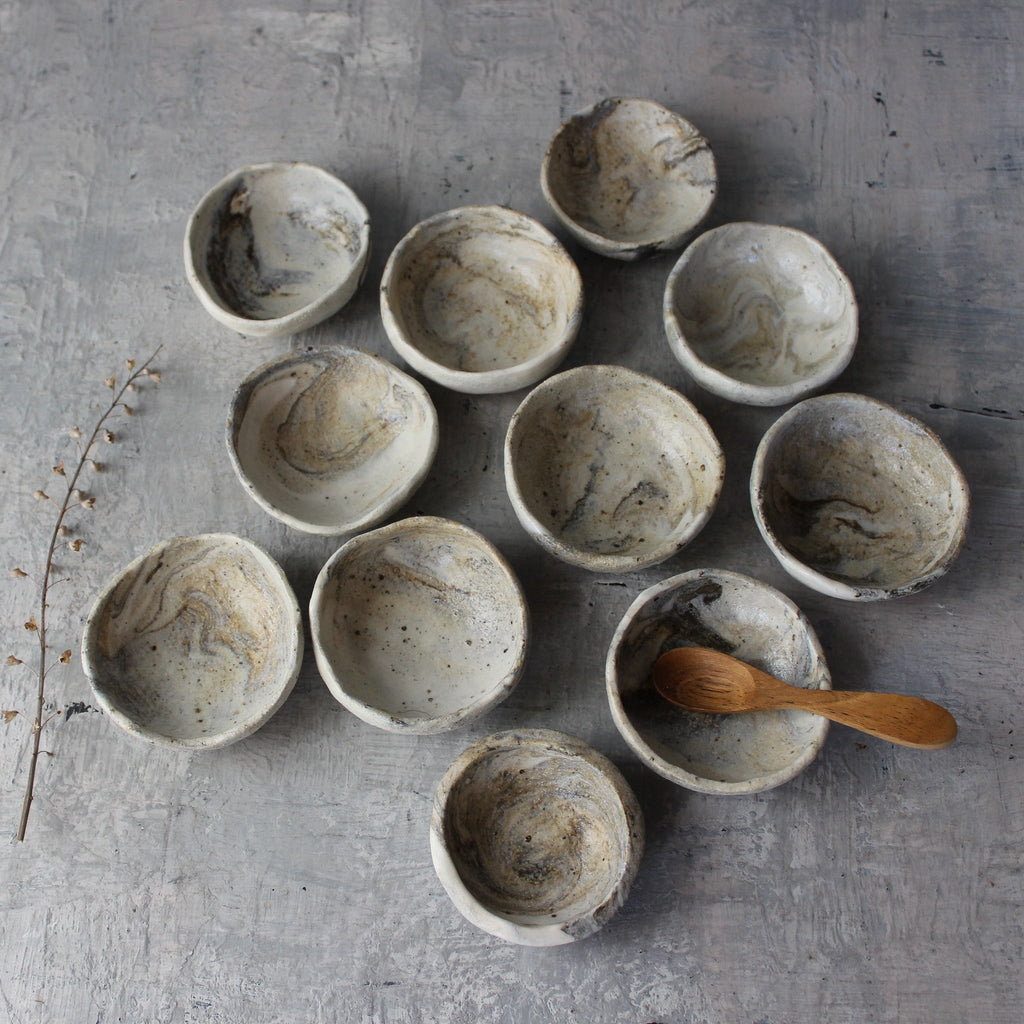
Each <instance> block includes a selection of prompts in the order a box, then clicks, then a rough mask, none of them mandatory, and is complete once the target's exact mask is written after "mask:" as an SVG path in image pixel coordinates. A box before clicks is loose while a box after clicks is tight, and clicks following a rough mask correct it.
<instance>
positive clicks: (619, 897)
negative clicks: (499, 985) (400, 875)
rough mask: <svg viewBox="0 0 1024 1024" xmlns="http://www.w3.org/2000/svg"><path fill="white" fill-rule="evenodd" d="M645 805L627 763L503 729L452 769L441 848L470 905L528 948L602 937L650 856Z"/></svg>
mask: <svg viewBox="0 0 1024 1024" xmlns="http://www.w3.org/2000/svg"><path fill="white" fill-rule="evenodd" d="M643 846H644V826H643V815H642V813H641V811H640V805H639V804H638V803H637V800H636V797H635V796H634V795H633V792H632V790H631V789H630V788H629V786H628V785H627V784H626V781H625V779H623V777H622V775H621V773H620V772H619V770H618V769H617V768H616V767H615V766H614V765H613V764H612V763H611V762H610V761H609V760H608V759H607V758H605V757H604V756H603V755H601V754H599V753H598V752H597V751H596V750H592V749H591V748H590V747H588V746H587V745H586V744H584V743H581V742H580V741H579V740H576V739H574V738H572V737H571V736H566V735H564V734H563V733H558V732H551V731H549V730H547V729H524V730H521V731H517V732H503V733H496V734H495V735H493V736H488V737H487V738H486V739H483V740H480V741H479V742H477V743H474V744H473V746H471V747H470V748H469V749H468V750H466V751H465V752H463V753H462V754H461V755H460V756H459V757H458V758H456V760H455V761H454V762H453V763H452V765H451V767H449V769H448V771H447V772H445V774H444V777H443V778H442V779H441V781H440V783H439V784H438V787H437V792H436V793H435V796H434V810H433V816H432V818H431V825H430V851H431V855H432V857H433V860H434V868H435V870H436V871H437V876H438V878H439V879H440V880H441V884H442V885H443V886H444V888H445V891H446V892H447V893H448V895H449V897H450V898H451V900H452V902H453V903H454V904H455V906H456V907H457V908H458V910H459V912H460V913H461V914H462V915H463V916H464V917H465V918H466V919H467V920H468V921H470V922H471V923H472V924H474V925H476V926H477V927H478V928H481V929H483V930H484V931H485V932H489V933H490V934H491V935H495V936H497V937H498V938H500V939H505V940H506V941H508V942H515V943H519V944H520V945H525V946H557V945H562V944H564V943H567V942H573V941H575V940H576V939H582V938H584V937H586V936H588V935H592V934H593V933H594V932H596V931H597V930H598V929H600V928H601V927H602V926H603V925H605V924H606V923H607V922H608V920H609V919H610V918H611V917H612V915H614V914H615V912H616V911H617V910H618V909H619V908H620V907H621V906H622V904H623V903H625V901H626V897H627V896H628V895H629V889H630V886H631V885H632V883H633V879H634V877H635V876H636V872H637V868H638V866H639V864H640V859H641V856H642V855H643Z"/></svg>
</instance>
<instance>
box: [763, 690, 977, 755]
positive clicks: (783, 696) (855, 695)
mask: <svg viewBox="0 0 1024 1024" xmlns="http://www.w3.org/2000/svg"><path fill="white" fill-rule="evenodd" d="M767 678H769V679H770V678H771V677H770V676H769V677H767ZM772 682H773V683H774V684H775V685H774V686H772V688H771V695H772V706H773V707H777V708H796V709H799V710H801V711H810V712H813V713H814V714H816V715H822V716H824V717H825V718H830V719H831V720H832V721H833V722H838V723H839V724H840V725H848V726H850V727H851V728H853V729H859V730H860V731H861V732H866V733H867V734H868V735H869V736H877V737H878V738H879V739H883V740H889V741H890V742H891V743H899V744H901V745H902V746H904V747H916V748H918V749H920V750H939V749H941V748H942V747H948V746H949V745H950V743H952V742H953V740H955V739H956V732H957V726H956V719H955V718H954V717H953V716H952V715H951V714H950V713H949V712H948V711H947V710H946V709H945V708H944V707H941V706H940V705H938V704H935V703H933V702H932V701H930V700H925V699H924V698H923V697H907V696H904V695H903V694H898V693H869V692H860V691H850V690H803V689H800V688H799V687H795V686H779V685H778V683H777V681H776V680H772Z"/></svg>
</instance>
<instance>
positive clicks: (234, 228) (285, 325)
mask: <svg viewBox="0 0 1024 1024" xmlns="http://www.w3.org/2000/svg"><path fill="white" fill-rule="evenodd" d="M369 253H370V215H369V214H368V213H367V212H366V207H365V206H363V204H362V203H361V202H360V200H359V198H358V197H357V196H356V194H355V193H354V192H353V191H352V189H350V188H349V187H348V185H346V184H345V183H344V182H343V181H339V180H338V179H337V178H336V177H334V175H333V174H328V173H327V171H324V170H321V169H320V168H319V167H313V166H311V165H310V164H303V163H268V164H254V165H253V166H251V167H243V168H241V169H239V170H237V171H233V172H232V173H231V174H229V175H228V176H227V177H226V178H224V179H223V180H222V181H220V182H218V183H217V184H216V185H214V187H213V188H212V189H210V191H209V192H207V193H206V195H205V196H203V198H202V199H201V200H200V201H199V205H198V206H197V207H196V208H195V211H194V212H193V214H192V216H191V217H190V218H189V222H188V226H187V228H186V229H185V274H186V276H187V277H188V281H189V284H191V285H192V289H193V291H195V293H196V295H197V296H198V297H199V301H200V302H201V303H202V304H203V306H204V307H205V308H206V310H207V312H208V313H210V315H211V316H213V317H214V318H215V319H217V320H219V321H220V322H221V323H222V324H226V325H227V326H228V327H230V328H232V329H233V330H235V331H238V332H239V334H248V335H252V336H259V337H280V336H281V335H285V334H295V333H296V332H297V331H303V330H305V329H306V328H307V327H312V326H313V325H314V324H318V323H320V322H321V321H322V320H326V319H327V318H328V317H329V316H331V315H332V314H334V313H336V312H337V311H338V310H339V309H341V307H342V306H344V305H345V303H346V302H348V300H349V299H351V298H352V296H353V294H354V293H355V290H356V288H357V287H358V286H359V284H360V283H361V281H362V279H363V274H364V273H365V271H366V260H367V257H368V256H369Z"/></svg>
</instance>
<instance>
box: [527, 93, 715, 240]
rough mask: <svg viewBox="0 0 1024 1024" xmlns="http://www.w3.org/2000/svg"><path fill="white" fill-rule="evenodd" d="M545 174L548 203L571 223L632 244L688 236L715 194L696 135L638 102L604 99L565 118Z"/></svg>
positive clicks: (709, 161)
mask: <svg viewBox="0 0 1024 1024" xmlns="http://www.w3.org/2000/svg"><path fill="white" fill-rule="evenodd" d="M545 173H546V179H547V188H548V190H549V192H550V195H551V198H552V199H553V200H554V201H555V202H556V203H557V204H558V206H559V207H561V210H562V212H563V213H564V214H565V215H566V216H568V217H569V218H570V219H571V220H573V221H575V222H576V224H578V225H579V226H580V227H582V228H584V229H585V230H587V231H590V232H592V233H593V234H595V235H599V236H601V237H603V238H609V239H613V240H615V241H619V242H624V243H634V244H639V245H643V244H657V243H658V242H661V241H663V240H665V239H667V238H672V237H676V236H680V235H684V234H685V233H686V232H688V231H690V230H691V229H693V228H694V227H695V226H696V225H698V224H699V223H700V222H701V221H702V220H703V219H704V216H705V215H706V214H707V212H708V210H709V209H710V208H711V204H712V202H713V201H714V197H715V191H716V188H717V176H716V171H715V163H714V158H713V156H712V154H711V149H710V147H709V146H708V143H707V141H706V140H705V139H704V138H703V136H702V135H701V134H700V132H698V131H697V129H696V128H694V126H693V125H692V124H690V123H689V122H688V121H686V120H684V119H683V118H681V117H679V116H678V115H677V114H675V113H673V112H672V111H670V110H667V109H665V108H664V107H662V106H660V105H659V104H656V103H650V102H647V101H644V100H624V99H610V100H605V101H604V102H603V103H599V104H597V106H595V107H593V108H592V109H591V110H589V111H586V112H584V113H581V114H577V115H576V116H575V117H572V118H570V119H569V120H568V121H567V122H566V123H565V124H564V125H563V126H562V127H561V129H560V130H559V131H558V133H557V134H556V135H555V137H554V139H553V140H552V142H551V145H550V147H549V149H548V155H547V161H546V171H545Z"/></svg>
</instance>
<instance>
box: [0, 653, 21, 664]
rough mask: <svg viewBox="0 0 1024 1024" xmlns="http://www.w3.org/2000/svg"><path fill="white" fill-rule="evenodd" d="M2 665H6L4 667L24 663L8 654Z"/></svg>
mask: <svg viewBox="0 0 1024 1024" xmlns="http://www.w3.org/2000/svg"><path fill="white" fill-rule="evenodd" d="M4 664H6V665H24V664H25V663H24V662H23V661H22V660H21V658H16V657H15V656H14V655H13V654H8V655H7V661H6V662H5V663H4Z"/></svg>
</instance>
